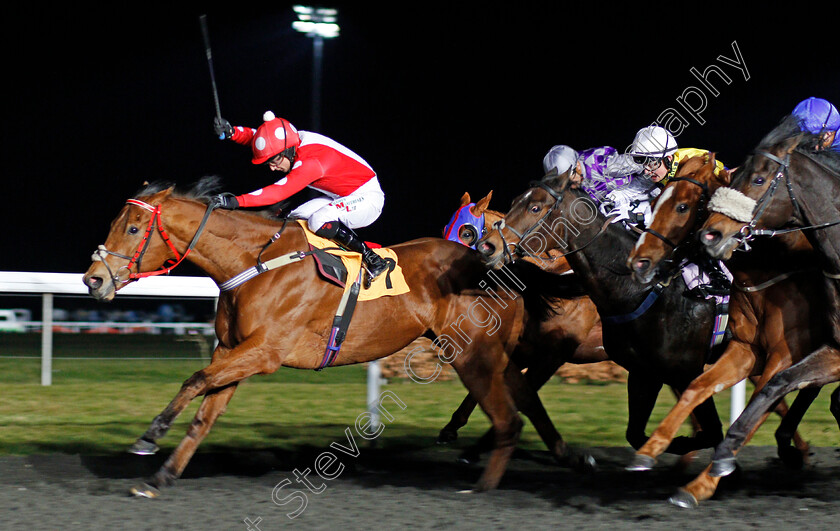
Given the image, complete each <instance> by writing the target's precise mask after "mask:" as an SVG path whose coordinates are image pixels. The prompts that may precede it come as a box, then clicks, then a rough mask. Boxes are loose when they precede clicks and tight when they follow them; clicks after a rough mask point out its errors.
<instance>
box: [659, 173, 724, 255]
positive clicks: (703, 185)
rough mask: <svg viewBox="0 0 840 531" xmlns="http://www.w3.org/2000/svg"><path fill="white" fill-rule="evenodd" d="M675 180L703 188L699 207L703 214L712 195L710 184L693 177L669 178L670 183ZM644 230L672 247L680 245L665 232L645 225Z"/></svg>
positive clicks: (699, 212) (700, 212)
mask: <svg viewBox="0 0 840 531" xmlns="http://www.w3.org/2000/svg"><path fill="white" fill-rule="evenodd" d="M675 181H686V182H689V183H692V184H695V185H697V186H699V187H700V188H701V189H702V190H703V195H701V196H700V201H701V203H700V207H699V208H698V214H700V215H702V212H703V210H704V209H705V208H706V204H707V203H708V202H709V197H710V195H709V186H708V185H707V184H706V183H704V182H701V181H698V180H696V179H692V178H691V177H671V178H670V179H669V180H668V184H671V183H672V182H675ZM704 199H705V200H704ZM642 232H645V233H648V234H651V235H653V236H655V237H657V238H659V239H660V240H662V241H663V242H665V244H667V245H668V246H670V247H671V248H672V249H676V248H677V247H678V246H679V244H676V243H674V242H673V241H671V239H670V238H668V237H667V236H665V235H664V234H662V233H660V232H657V231H655V230H653V229H651V228H650V227H645V228H644V229H643V230H642Z"/></svg>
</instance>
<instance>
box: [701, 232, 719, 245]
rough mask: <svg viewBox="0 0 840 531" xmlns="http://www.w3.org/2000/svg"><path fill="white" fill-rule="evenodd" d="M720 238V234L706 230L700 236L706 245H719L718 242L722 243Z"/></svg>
mask: <svg viewBox="0 0 840 531" xmlns="http://www.w3.org/2000/svg"><path fill="white" fill-rule="evenodd" d="M720 238H721V234H720V232H718V231H716V230H712V229H706V230H704V231H703V232H702V233H701V234H700V239H701V240H702V241H703V242H704V243H717V242H718V241H720Z"/></svg>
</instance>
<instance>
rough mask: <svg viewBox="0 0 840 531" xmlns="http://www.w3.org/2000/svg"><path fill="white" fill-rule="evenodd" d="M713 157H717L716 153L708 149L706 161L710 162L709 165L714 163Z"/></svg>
mask: <svg viewBox="0 0 840 531" xmlns="http://www.w3.org/2000/svg"><path fill="white" fill-rule="evenodd" d="M715 157H717V153H715V152H714V151H710V152H709V160H708V163H709V164H711V165H714V164H715Z"/></svg>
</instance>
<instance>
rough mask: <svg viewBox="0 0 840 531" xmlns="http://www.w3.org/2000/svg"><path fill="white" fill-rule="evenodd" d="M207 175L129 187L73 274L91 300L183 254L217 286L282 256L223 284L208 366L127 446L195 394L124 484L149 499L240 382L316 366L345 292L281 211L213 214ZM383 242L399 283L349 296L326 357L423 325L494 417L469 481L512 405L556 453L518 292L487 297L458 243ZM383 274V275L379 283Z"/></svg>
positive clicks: (406, 339) (355, 356) (392, 339)
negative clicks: (520, 346)
mask: <svg viewBox="0 0 840 531" xmlns="http://www.w3.org/2000/svg"><path fill="white" fill-rule="evenodd" d="M216 185H217V183H216V182H215V181H214V180H213V179H203V180H202V181H201V182H199V183H198V184H197V186H196V187H195V188H194V189H193V190H192V191H191V192H189V193H187V194H183V193H178V192H175V191H174V189H173V187H168V186H162V185H151V186H149V187H147V188H146V189H144V190H142V191H141V192H139V193H138V195H137V196H135V198H134V199H129V200H128V201H127V204H126V205H125V206H124V207H123V208H122V210H121V211H120V212H119V215H118V216H117V217H116V218H115V219H114V221H113V222H112V223H111V229H110V233H109V234H108V238H107V240H106V242H105V245H104V246H100V248H99V249H98V250H97V251H96V253H94V262H93V264H92V265H91V267H90V268H89V269H88V271H87V273H85V275H84V282H85V284H86V285H87V286H88V287H89V291H90V294H91V295H92V296H93V297H95V298H96V299H99V300H111V299H113V298H114V296H115V294H116V292H117V291H118V290H119V289H120V288H122V287H123V286H125V285H126V284H127V283H128V282H130V281H132V280H136V279H138V278H140V277H143V276H147V275H150V274H157V273H163V272H168V271H169V270H171V269H172V268H173V267H174V266H173V265H171V261H172V260H173V255H174V260H177V261H178V262H180V261H182V260H184V259H188V260H189V261H190V262H191V263H193V264H195V265H196V266H198V267H199V268H200V269H202V270H203V271H204V272H205V273H206V274H207V275H209V276H210V277H211V278H212V279H213V280H214V281H215V282H216V283H217V284H220V285H222V284H223V283H225V282H226V281H228V280H229V279H232V278H234V277H238V276H239V274H240V273H243V272H247V271H258V270H259V268H255V265H256V264H258V263H261V264H266V263H269V262H268V261H271V260H274V259H277V258H279V257H285V258H284V259H283V260H286V261H288V262H289V263H288V265H285V266H283V267H279V268H276V269H271V270H269V271H267V272H264V273H262V274H258V275H257V276H255V277H253V278H252V279H250V280H248V281H247V282H245V283H243V284H241V285H239V286H237V287H235V288H233V289H230V290H227V291H225V290H223V291H222V292H221V294H220V297H219V303H218V308H217V314H216V335H217V337H218V340H219V344H218V346H217V347H216V349H215V351H214V353H213V357H212V360H211V363H210V364H209V365H208V366H207V367H205V368H204V369H201V370H200V371H198V372H196V373H195V374H193V375H192V376H191V377H189V378H188V379H187V380H186V381H185V382H184V383H183V385H182V387H181V389H180V391H179V392H178V393H177V394H176V396H175V397H174V398H173V400H172V401H171V402H170V403H169V405H168V406H166V408H165V409H164V410H163V412H162V413H160V414H159V415H158V416H157V417H156V418H155V419H154V420H153V422H152V424H151V426H150V427H149V429H148V430H147V431H146V432H145V434H143V435H142V436H141V437H140V438H139V439H138V440H137V442H136V443H135V444H134V446H132V448H131V451H133V452H135V453H139V454H149V453H153V452H155V451H156V450H157V449H158V447H157V445H156V443H155V441H157V440H158V439H159V438H160V437H162V436H163V435H165V434H166V432H167V431H168V430H169V428H170V426H171V425H172V422H173V421H174V420H175V418H176V417H177V416H178V415H179V414H180V413H181V412H182V411H183V410H184V409H185V408H186V407H187V405H188V404H189V403H190V401H191V400H192V399H194V398H195V397H197V396H200V395H204V399H203V401H202V403H201V405H200V406H199V408H198V411H197V413H196V415H195V417H194V419H193V421H192V423H191V424H190V426H189V428H188V430H187V434H186V436H185V437H184V439H183V440H182V441H181V443H180V444H179V445H178V447H177V448H176V449H175V451H174V452H173V453H172V455H171V456H170V457H169V458H168V459H167V460H166V462H165V463H164V464H163V465H162V467H161V468H160V470H159V471H158V472H156V473H155V475H154V476H153V477H152V478H151V479H150V480H149V481H148V482H147V483H144V484H141V485H138V486H136V487H134V488H133V489H132V492H133V493H134V494H136V495H140V496H156V495H157V494H158V493H159V488H160V487H162V486H165V485H169V484H171V483H173V482H174V481H175V479H177V478H178V477H179V476H180V475H181V473H182V472H183V470H184V468H185V467H186V466H187V463H188V462H189V460H190V458H191V457H192V455H193V454H194V452H195V451H196V449H197V447H198V445H199V444H200V442H201V441H202V440H203V439H204V437H205V436H206V435H207V433H208V432H209V431H210V429H211V427H212V426H213V424H214V422H215V421H216V419H217V418H218V417H219V415H220V414H222V413H223V412H224V410H225V408H226V406H227V404H228V402H229V401H230V399H231V397H232V396H233V393H234V391H235V390H236V387H237V385H238V383H239V382H241V381H242V380H244V379H246V378H248V377H250V376H253V375H256V374H269V373H272V372H274V371H276V370H277V369H278V368H280V367H281V366H285V367H293V368H298V369H317V368H319V367H320V366H321V364H322V361H323V358H324V352H325V347H326V345H327V341H328V339H329V337H330V332H331V327H332V322H333V318H334V314H335V312H336V309H337V307H338V305H339V302H340V299H341V297H342V291H343V290H342V289H341V288H340V287H338V286H335V285H334V284H331V283H328V282H326V281H324V280H322V279H321V277H320V276H319V273H318V270H317V268H316V267H315V264H314V263H313V262H312V261H310V260H308V259H306V258H305V257H306V256H307V254H308V253H307V252H306V251H308V250H309V246H308V243H307V240H306V237H305V234H304V230H303V229H302V227H300V225H299V224H298V223H297V222H290V223H288V226H287V223H286V221H285V220H284V221H279V220H277V219H269V218H268V217H265V216H261V215H259V214H257V213H251V212H245V211H226V210H217V211H213V207H212V205H210V204H209V203H208V202H209V197H210V194H211V193H213V191H214V188H215V187H216ZM272 235H273V236H272ZM179 249H180V251H179ZM392 250H393V251H394V252H395V253H396V255H397V257H398V263H399V266H400V267H401V269H402V272H403V274H404V277H405V279H406V282H407V284H408V285H409V286H410V291H409V292H408V293H405V294H402V295H398V296H386V297H381V298H377V299H372V300H364V301H359V302H358V304H357V306H356V312H355V316H354V318H353V322H352V325H351V327H350V329H349V330H348V334H347V336H346V340H345V341H344V343H343V344H342V346H341V350H340V352H339V353H338V355H337V357H336V359H335V360H334V364H335V365H348V364H354V363H362V362H365V361H371V360H375V359H378V358H382V357H384V356H388V355H390V354H392V353H394V352H397V351H399V350H401V349H402V348H404V347H405V346H407V345H408V344H409V343H411V342H412V341H413V340H415V339H416V338H418V337H419V336H422V335H424V334H427V333H430V334H433V335H434V336H435V344H436V346H437V347H438V348H440V349H441V352H443V353H444V354H445V355H446V356H447V357H448V358H449V359H450V360H451V363H452V366H453V367H454V368H455V370H456V371H457V373H458V375H459V376H460V378H461V380H462V381H463V383H464V385H465V386H466V387H467V389H468V390H469V392H470V393H471V394H472V396H474V397H476V398H477V400H478V403H479V405H480V406H481V408H482V409H483V410H484V411H485V413H486V414H487V415H488V416H489V417H490V420H491V423H492V425H493V430H494V433H495V438H496V440H495V442H496V445H495V449H494V450H493V453H492V455H491V457H490V460H489V462H488V464H487V466H486V467H485V469H484V471H483V473H482V475H481V477H480V478H479V479H478V481H477V483H476V485H475V489H476V490H479V491H481V490H487V489H492V488H495V487H496V486H497V485H498V483H499V480H500V478H501V477H502V475H503V473H504V470H505V467H506V465H507V463H508V461H509V459H510V456H511V454H512V452H513V449H514V445H515V443H516V441H517V438H518V436H519V432H520V430H521V427H522V421H521V419H520V418H519V416H518V414H517V407H518V408H519V410H521V411H522V412H523V413H525V414H526V415H529V416H530V415H531V414H533V415H535V417H534V418H532V419H531V420H532V421H534V423H535V427H536V426H537V423H539V424H540V426H539V427H537V429H538V430H540V435H542V436H543V438H544V439H546V438H550V437H554V438H555V440H556V441H557V443H556V446H555V450H556V451H555V457H558V458H562V457H564V456H565V455H566V452H565V450H566V449H565V445H564V444H563V443H562V439H561V438H560V435H559V433H556V430H554V427H553V426H551V422H550V421H549V420H548V418H547V416H545V411H544V410H543V409H542V405H541V404H540V403H539V398H538V397H537V396H536V393H535V392H532V391H531V389H530V387H529V386H528V385H527V384H526V383H525V382H524V378H523V377H522V374H521V372H520V370H519V369H518V368H517V367H515V365H513V364H510V363H509V357H508V355H509V353H510V352H512V351H513V349H514V347H515V346H516V344H517V342H518V338H519V336H520V334H521V332H522V329H523V328H524V326H525V323H526V321H527V317H528V316H527V313H528V310H527V307H528V301H527V300H526V299H525V298H524V297H510V298H505V299H503V300H502V301H503V304H502V303H499V300H498V299H499V297H500V296H499V295H498V293H497V292H496V291H493V290H492V289H488V284H489V285H490V286H492V282H490V283H488V282H487V281H486V280H485V279H484V276H485V274H486V273H487V271H486V269H485V268H484V266H483V264H482V263H481V261H480V259H479V258H480V257H479V256H478V254H476V253H474V252H472V251H471V250H469V249H467V248H465V247H464V246H462V245H458V244H455V243H452V242H448V241H445V240H440V239H432V238H426V239H420V240H414V241H411V242H407V243H403V244H400V245H397V246H394V247H393V248H392ZM281 261H282V260H281ZM271 263H275V262H271ZM176 265H177V264H176ZM535 269H536V268H535ZM386 280H387V279H386V276H385V275H383V277H382V279H378V280H377V282H385V281H386ZM497 287H498V286H497ZM482 288H484V289H482ZM551 430H554V431H553V433H551Z"/></svg>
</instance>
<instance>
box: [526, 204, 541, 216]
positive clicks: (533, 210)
mask: <svg viewBox="0 0 840 531" xmlns="http://www.w3.org/2000/svg"><path fill="white" fill-rule="evenodd" d="M528 210H530V212H531V214H537V213H538V212H539V211H540V210H542V207H541V206H540V205H531V208H529V209H528Z"/></svg>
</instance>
